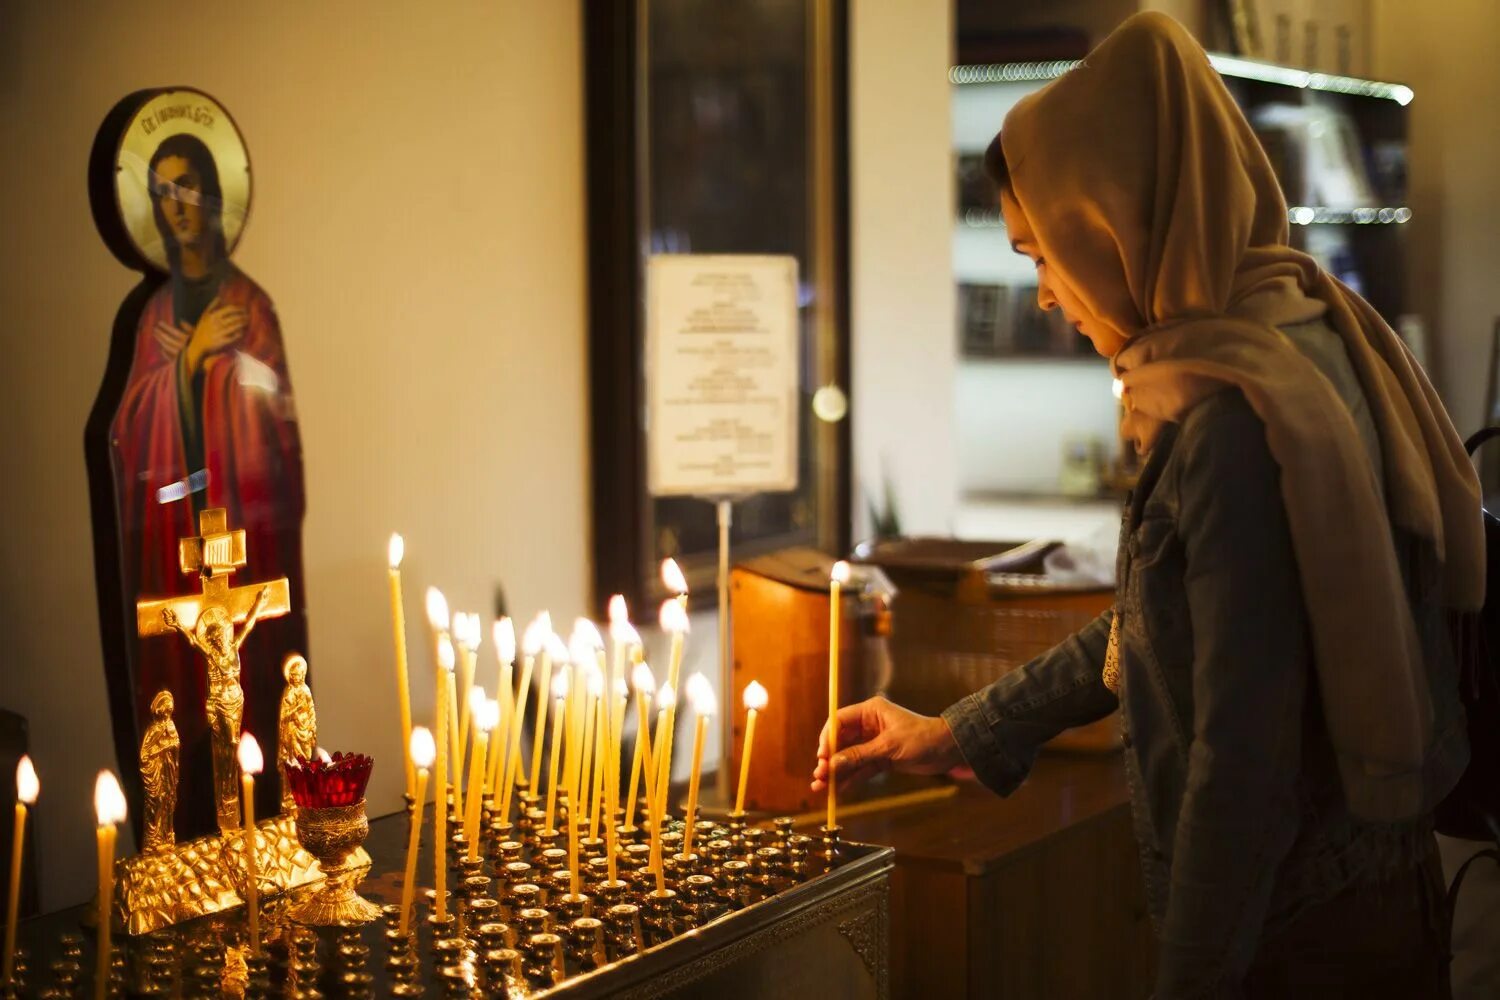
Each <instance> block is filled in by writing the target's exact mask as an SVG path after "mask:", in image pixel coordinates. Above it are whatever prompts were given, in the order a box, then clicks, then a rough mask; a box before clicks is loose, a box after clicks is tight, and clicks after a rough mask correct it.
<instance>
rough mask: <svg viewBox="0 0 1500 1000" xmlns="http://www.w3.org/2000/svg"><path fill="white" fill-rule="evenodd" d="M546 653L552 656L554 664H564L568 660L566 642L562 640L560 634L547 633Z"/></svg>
mask: <svg viewBox="0 0 1500 1000" xmlns="http://www.w3.org/2000/svg"><path fill="white" fill-rule="evenodd" d="M546 642H547V655H548V656H550V657H551V658H552V662H553V663H554V664H566V663H568V662H569V657H568V644H567V643H565V642H563V641H562V636H560V635H558V634H557V633H556V632H549V633H548V634H547V640H546Z"/></svg>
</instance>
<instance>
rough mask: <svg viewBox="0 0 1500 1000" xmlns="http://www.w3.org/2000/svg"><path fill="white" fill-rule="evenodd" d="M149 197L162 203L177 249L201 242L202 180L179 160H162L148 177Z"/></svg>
mask: <svg viewBox="0 0 1500 1000" xmlns="http://www.w3.org/2000/svg"><path fill="white" fill-rule="evenodd" d="M151 193H152V194H153V195H154V196H155V197H156V199H157V200H158V201H159V202H160V203H161V214H162V218H164V219H166V220H167V228H168V229H169V230H171V233H172V238H173V239H175V240H176V241H177V245H178V246H186V247H192V246H197V245H198V241H199V240H200V239H202V238H203V178H202V177H201V176H200V175H199V173H198V171H197V170H196V169H194V167H193V165H192V164H191V163H189V162H188V160H187V158H186V157H182V156H164V157H162V158H161V160H160V162H158V163H157V164H156V173H155V174H153V175H152V177H151Z"/></svg>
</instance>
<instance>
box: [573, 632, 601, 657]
mask: <svg viewBox="0 0 1500 1000" xmlns="http://www.w3.org/2000/svg"><path fill="white" fill-rule="evenodd" d="M600 648H601V647H599V646H595V645H594V644H593V643H591V642H589V638H588V636H586V635H583V634H582V633H580V632H579V631H578V630H577V629H576V628H575V629H574V630H573V638H572V639H570V640H568V655H569V656H570V657H571V658H572V660H573V662H574V663H590V662H592V661H593V660H594V659H595V654H596V653H597V652H598V650H599V649H600Z"/></svg>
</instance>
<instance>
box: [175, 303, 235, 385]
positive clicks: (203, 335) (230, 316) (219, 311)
mask: <svg viewBox="0 0 1500 1000" xmlns="http://www.w3.org/2000/svg"><path fill="white" fill-rule="evenodd" d="M245 324H246V316H245V310H243V309H241V308H240V307H239V306H231V305H224V304H221V303H216V304H214V305H211V306H209V307H208V309H206V310H205V311H204V313H203V315H202V316H201V317H199V319H198V325H197V326H196V327H194V328H193V336H192V338H191V339H190V340H189V341H188V342H187V346H186V347H185V348H183V350H184V352H185V355H186V361H187V367H188V371H189V372H191V373H193V374H195V375H196V374H197V373H198V370H199V369H200V368H202V367H203V362H204V361H205V360H206V359H207V358H208V357H209V355H211V354H217V353H219V352H220V351H225V350H228V349H229V348H231V347H233V346H234V345H235V344H237V343H239V341H240V338H242V337H243V336H244V335H245Z"/></svg>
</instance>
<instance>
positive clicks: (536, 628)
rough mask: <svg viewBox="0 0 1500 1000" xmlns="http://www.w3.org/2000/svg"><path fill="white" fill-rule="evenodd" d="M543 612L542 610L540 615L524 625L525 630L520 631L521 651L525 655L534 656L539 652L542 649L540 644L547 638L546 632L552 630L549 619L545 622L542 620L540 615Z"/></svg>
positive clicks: (543, 613)
mask: <svg viewBox="0 0 1500 1000" xmlns="http://www.w3.org/2000/svg"><path fill="white" fill-rule="evenodd" d="M545 614H546V612H545V611H544V612H542V614H541V615H537V616H536V617H535V618H533V619H532V620H531V624H530V625H527V626H526V631H525V632H523V633H521V652H523V653H525V654H526V655H527V656H536V655H537V654H538V653H540V652H541V651H542V644H543V643H544V642H545V641H546V639H547V633H548V632H550V631H552V625H551V624H550V619H549V620H548V622H547V623H544V622H543V620H542V615H545Z"/></svg>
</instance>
